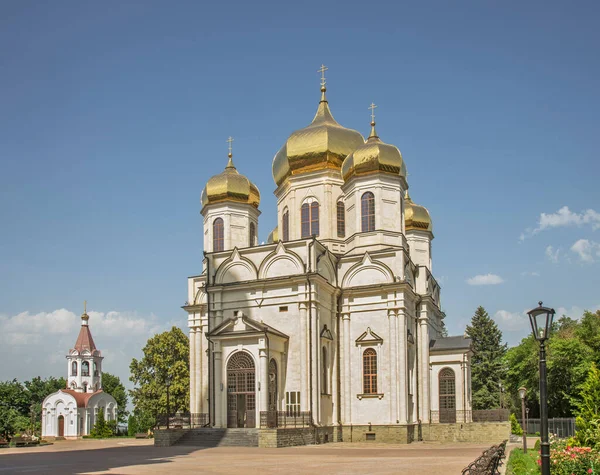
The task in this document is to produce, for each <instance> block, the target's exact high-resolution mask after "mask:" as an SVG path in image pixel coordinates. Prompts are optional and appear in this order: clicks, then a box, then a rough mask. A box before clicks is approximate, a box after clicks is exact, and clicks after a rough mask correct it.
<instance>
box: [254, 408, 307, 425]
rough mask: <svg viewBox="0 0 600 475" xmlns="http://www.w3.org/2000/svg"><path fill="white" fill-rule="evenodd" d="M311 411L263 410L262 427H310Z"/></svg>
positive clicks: (261, 416)
mask: <svg viewBox="0 0 600 475" xmlns="http://www.w3.org/2000/svg"><path fill="white" fill-rule="evenodd" d="M311 423H312V416H311V412H310V411H307V412H287V411H261V412H260V427H261V428H269V429H272V428H286V427H310V426H311Z"/></svg>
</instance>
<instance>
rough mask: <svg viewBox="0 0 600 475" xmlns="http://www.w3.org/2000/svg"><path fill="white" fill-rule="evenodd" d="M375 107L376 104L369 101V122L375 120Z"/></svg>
mask: <svg viewBox="0 0 600 475" xmlns="http://www.w3.org/2000/svg"><path fill="white" fill-rule="evenodd" d="M376 108H377V106H376V105H375V104H373V103H372V102H371V105H370V106H369V109H371V123H374V122H375V109H376Z"/></svg>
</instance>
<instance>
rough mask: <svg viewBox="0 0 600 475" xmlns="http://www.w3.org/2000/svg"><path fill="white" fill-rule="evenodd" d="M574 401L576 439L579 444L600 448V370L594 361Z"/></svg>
mask: <svg viewBox="0 0 600 475" xmlns="http://www.w3.org/2000/svg"><path fill="white" fill-rule="evenodd" d="M579 390H580V391H579V394H580V397H579V399H577V400H575V401H573V402H574V405H575V407H576V409H575V414H576V415H577V419H576V424H577V433H576V434H575V440H576V442H577V443H578V444H579V445H582V446H586V447H596V448H600V371H599V370H598V367H597V366H596V365H595V364H593V363H592V365H591V367H590V370H589V372H588V376H587V378H586V380H585V382H584V383H583V384H582V385H581V386H580V387H579Z"/></svg>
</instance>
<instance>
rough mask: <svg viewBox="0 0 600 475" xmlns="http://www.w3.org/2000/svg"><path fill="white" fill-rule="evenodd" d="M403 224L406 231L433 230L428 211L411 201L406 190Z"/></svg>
mask: <svg viewBox="0 0 600 475" xmlns="http://www.w3.org/2000/svg"><path fill="white" fill-rule="evenodd" d="M404 224H405V227H406V230H407V231H411V230H413V231H429V232H430V233H431V232H433V223H432V222H431V216H430V215H429V211H428V210H427V208H425V207H424V206H420V205H418V204H415V203H413V201H412V200H411V199H410V195H409V194H408V191H407V192H406V194H405V195H404Z"/></svg>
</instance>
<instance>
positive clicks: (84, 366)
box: [81, 361, 90, 376]
mask: <svg viewBox="0 0 600 475" xmlns="http://www.w3.org/2000/svg"><path fill="white" fill-rule="evenodd" d="M89 375H90V363H89V361H84V362H83V363H81V376H89Z"/></svg>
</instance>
